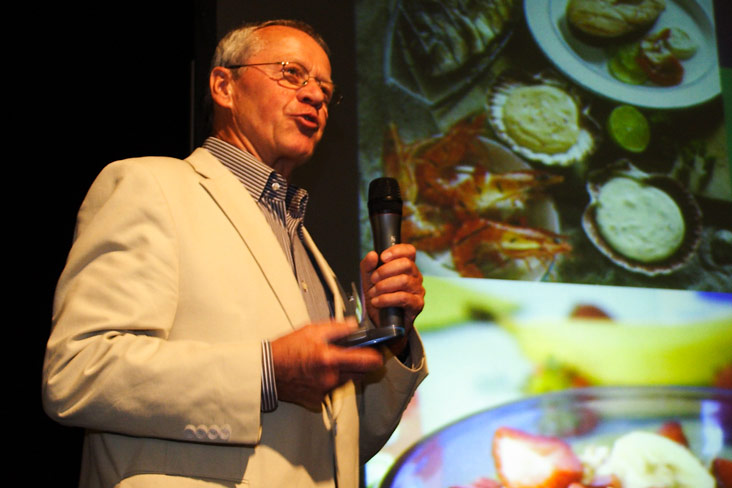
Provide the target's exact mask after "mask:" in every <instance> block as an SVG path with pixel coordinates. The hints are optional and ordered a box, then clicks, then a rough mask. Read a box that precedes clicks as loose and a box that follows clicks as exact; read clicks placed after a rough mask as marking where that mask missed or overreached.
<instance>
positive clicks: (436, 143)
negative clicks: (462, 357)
mask: <svg viewBox="0 0 732 488" xmlns="http://www.w3.org/2000/svg"><path fill="white" fill-rule="evenodd" d="M484 128H485V115H484V114H481V115H477V116H474V117H469V118H466V119H464V120H461V121H459V122H457V123H456V124H455V125H453V126H452V127H451V128H450V129H448V130H447V131H446V132H445V133H444V134H442V135H438V136H434V137H430V138H427V139H423V140H417V141H413V142H411V143H405V142H404V141H402V140H401V137H400V135H399V130H398V128H397V127H396V126H395V125H393V124H392V125H391V126H390V127H389V129H388V130H387V132H386V134H385V139H384V148H383V155H382V161H383V165H384V173H385V174H386V175H387V176H390V177H392V178H396V179H397V181H398V182H399V185H400V187H401V192H402V199H403V201H404V210H403V220H402V238H403V239H404V241H405V242H410V243H412V244H413V245H414V246H415V247H416V248H417V250H418V251H421V252H422V253H426V254H428V255H430V256H431V257H432V258H433V259H435V260H437V261H439V262H440V263H442V264H443V265H444V267H445V268H447V269H450V270H453V271H454V272H455V273H457V274H458V275H459V276H464V277H475V278H485V277H511V276H516V275H517V274H518V275H522V276H523V273H526V272H530V271H532V267H533V268H539V269H543V270H545V269H546V267H547V266H548V263H550V262H551V261H552V260H553V259H554V258H555V257H556V256H558V255H559V254H563V253H568V252H569V251H570V250H571V246H570V245H569V243H568V242H567V241H566V239H565V238H564V237H563V236H561V235H559V234H558V233H557V231H558V222H557V220H556V213H555V212H553V211H552V210H551V209H548V208H547V207H548V206H549V205H550V204H549V202H548V201H547V199H546V198H545V197H544V194H545V191H546V190H547V189H548V188H549V187H551V186H553V185H556V184H558V183H560V182H561V181H562V177H561V176H558V175H555V174H552V173H549V172H546V171H539V170H534V169H531V168H530V167H529V166H528V165H526V164H525V163H522V162H520V160H519V159H518V158H516V157H515V156H513V155H512V154H511V153H510V152H509V151H508V150H506V149H505V148H501V147H500V146H498V145H497V144H495V143H492V142H490V141H489V140H488V139H486V138H484V137H483V131H484ZM497 156H498V157H497ZM507 157H509V158H510V159H509V161H510V163H508V164H507V163H506V162H505V161H503V162H502V161H501V160H500V159H499V158H502V159H504V160H506V158H507ZM534 209H539V210H534ZM534 224H540V225H534ZM539 274H541V273H539Z"/></svg>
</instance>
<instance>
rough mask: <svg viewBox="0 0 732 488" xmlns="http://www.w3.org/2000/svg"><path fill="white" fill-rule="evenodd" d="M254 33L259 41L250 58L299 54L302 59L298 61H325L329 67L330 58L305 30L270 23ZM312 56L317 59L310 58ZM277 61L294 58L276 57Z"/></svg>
mask: <svg viewBox="0 0 732 488" xmlns="http://www.w3.org/2000/svg"><path fill="white" fill-rule="evenodd" d="M254 34H255V35H256V36H257V37H258V41H259V42H258V48H257V49H256V50H255V51H254V53H252V56H251V57H252V58H254V57H257V58H260V57H263V56H271V55H280V56H299V57H301V58H303V59H300V60H298V61H310V62H316V61H323V62H327V63H328V68H330V59H329V58H328V55H327V54H326V52H325V50H323V48H322V47H321V46H320V44H318V42H317V41H316V40H315V39H313V38H312V37H311V36H310V35H309V34H307V33H306V32H303V31H301V30H299V29H295V28H293V27H287V26H281V25H271V26H267V27H263V28H261V29H258V30H257V31H255V33H254ZM313 57H317V58H319V59H317V60H316V59H310V58H313ZM257 61H259V59H257ZM278 61H296V59H294V58H293V59H278Z"/></svg>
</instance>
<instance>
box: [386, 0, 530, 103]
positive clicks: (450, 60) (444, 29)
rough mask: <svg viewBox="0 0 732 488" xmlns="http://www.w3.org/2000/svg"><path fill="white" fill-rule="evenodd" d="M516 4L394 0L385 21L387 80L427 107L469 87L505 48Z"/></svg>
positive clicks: (504, 1) (510, 1) (505, 0)
mask: <svg viewBox="0 0 732 488" xmlns="http://www.w3.org/2000/svg"><path fill="white" fill-rule="evenodd" d="M519 4H520V2H518V1H517V0H476V1H471V2H465V1H462V0H447V1H445V0H410V1H402V0H398V1H397V2H396V3H395V7H394V10H393V12H392V18H391V20H390V26H389V30H388V36H387V44H386V53H385V66H384V68H385V73H386V79H387V80H388V81H389V82H390V83H393V84H395V85H396V86H398V87H400V88H401V89H402V90H404V91H405V92H406V93H408V94H410V95H412V96H414V97H415V98H417V99H419V100H420V101H423V102H424V103H426V104H428V105H432V104H436V103H439V102H441V101H442V100H444V99H445V98H447V97H448V96H450V95H452V94H454V93H456V92H457V91H459V90H461V89H463V88H465V87H467V86H468V85H470V84H471V83H472V81H473V79H474V78H475V76H477V75H478V74H480V73H481V72H482V71H483V70H484V69H486V68H487V67H488V66H489V65H490V64H491V62H492V61H493V59H494V58H495V56H496V55H497V54H498V53H499V52H500V51H501V49H502V48H503V47H504V45H505V44H506V42H507V41H508V38H509V36H510V34H511V32H512V27H513V23H514V20H515V18H516V17H517V16H518V13H519V11H520V9H519Z"/></svg>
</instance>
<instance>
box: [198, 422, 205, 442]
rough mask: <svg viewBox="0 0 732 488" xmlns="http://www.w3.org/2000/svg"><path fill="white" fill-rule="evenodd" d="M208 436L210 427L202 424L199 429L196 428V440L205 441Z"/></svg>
mask: <svg viewBox="0 0 732 488" xmlns="http://www.w3.org/2000/svg"><path fill="white" fill-rule="evenodd" d="M207 436H208V427H206V426H205V425H203V424H201V425H199V426H198V427H196V439H198V440H201V441H202V440H204V439H205V438H206V437H207Z"/></svg>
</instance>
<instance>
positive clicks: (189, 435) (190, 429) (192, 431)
mask: <svg viewBox="0 0 732 488" xmlns="http://www.w3.org/2000/svg"><path fill="white" fill-rule="evenodd" d="M183 437H185V438H186V439H190V440H193V439H195V438H196V426H195V425H193V424H188V425H186V428H185V429H183Z"/></svg>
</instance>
